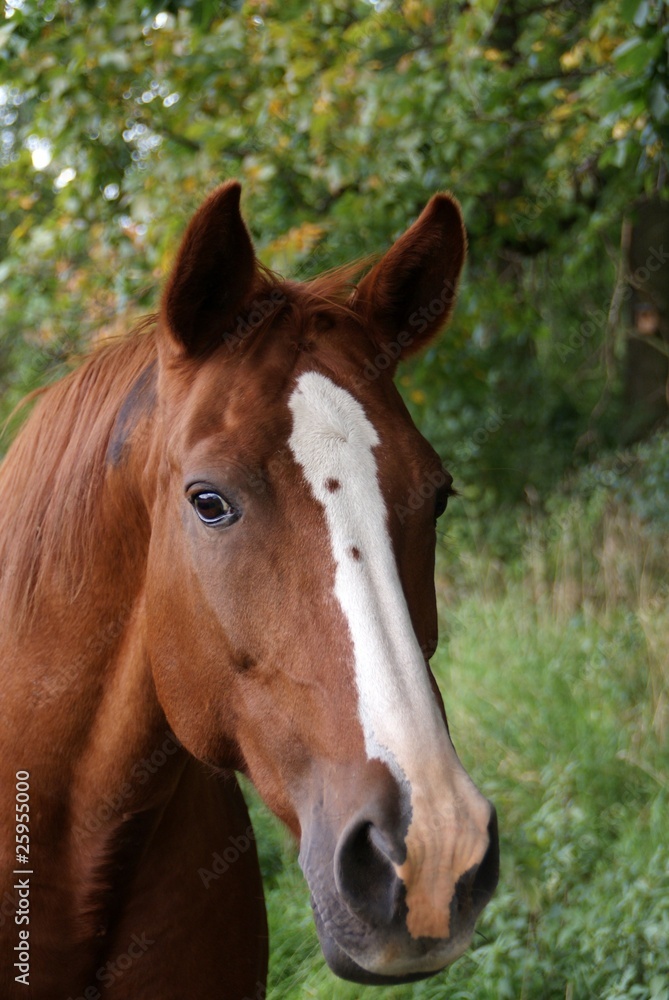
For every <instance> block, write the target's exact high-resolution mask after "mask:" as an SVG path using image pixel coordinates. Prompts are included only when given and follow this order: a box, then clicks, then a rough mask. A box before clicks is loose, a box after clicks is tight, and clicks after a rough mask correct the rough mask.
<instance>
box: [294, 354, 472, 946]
mask: <svg viewBox="0 0 669 1000" xmlns="http://www.w3.org/2000/svg"><path fill="white" fill-rule="evenodd" d="M289 406H290V409H291V411H292V414H293V430H292V434H291V436H290V439H289V445H290V448H291V450H292V452H293V455H294V457H295V460H296V461H297V462H298V463H299V465H300V466H301V467H302V469H303V472H304V475H305V477H306V479H307V481H308V483H309V485H310V487H311V489H312V492H313V494H314V496H315V497H316V499H317V500H319V501H320V503H321V504H322V505H323V507H324V508H325V516H326V520H327V526H328V529H329V534H330V544H331V546H332V553H333V556H334V560H335V564H336V577H335V593H336V596H337V599H338V600H339V603H340V605H341V607H342V610H343V612H344V615H345V617H346V620H347V622H348V626H349V629H350V633H351V639H352V642H353V649H354V656H355V678H356V684H357V690H358V711H359V717H360V722H361V725H362V729H363V733H364V738H365V748H366V751H367V755H368V757H369V758H370V759H371V758H378V759H380V760H382V761H384V762H385V763H386V764H387V766H388V767H389V768H390V770H391V772H392V773H393V774H395V776H396V777H397V779H398V780H399V781H403V780H404V781H408V782H409V785H410V789H411V808H412V813H411V824H410V826H409V831H408V834H407V838H406V846H407V860H406V862H405V863H404V864H403V865H401V866H399V867H398V868H397V871H398V874H399V875H400V877H401V878H402V879H403V880H404V882H405V884H406V886H407V906H408V910H409V916H408V919H407V924H408V927H409V930H410V932H411V934H412V935H413V936H415V937H418V936H422V935H425V936H431V937H447V936H448V928H449V913H448V902H450V899H451V895H452V890H453V889H454V886H455V882H456V881H457V879H458V878H459V876H460V875H461V874H463V873H464V872H465V871H467V870H468V868H470V867H471V865H472V864H474V863H477V862H478V861H480V856H479V855H480V832H481V829H483V830H485V829H486V826H487V821H488V806H487V803H486V800H485V799H484V798H483V796H482V795H481V794H480V793H479V792H478V790H477V789H476V788H475V786H474V785H473V783H472V782H471V780H470V779H469V777H468V776H467V774H466V772H465V771H464V769H463V768H462V766H461V765H460V763H459V761H458V759H457V757H456V755H455V751H454V750H453V747H452V745H451V743H450V740H449V738H448V735H447V733H446V729H445V726H444V723H443V719H442V718H441V715H440V713H439V710H438V708H437V704H436V700H435V698H434V695H433V693H432V690H431V688H430V684H429V681H428V677H427V672H426V669H425V660H424V657H423V654H422V652H421V649H420V646H419V644H418V640H417V639H416V634H415V632H414V629H413V625H412V623H411V618H410V615H409V609H408V607H407V603H406V599H405V597H404V592H403V590H402V586H401V583H400V579H399V575H398V571H397V565H396V562H395V556H394V553H393V549H392V544H391V540H390V535H389V533H388V528H387V524H386V520H387V516H386V505H385V502H384V499H383V496H382V494H381V489H380V486H379V480H378V475H377V465H376V459H375V456H374V448H375V447H376V446H377V445H378V444H379V443H380V442H379V436H378V434H377V432H376V429H375V428H374V425H373V424H372V423H371V422H370V420H369V419H368V418H367V416H366V414H365V411H364V409H363V407H362V405H361V404H360V403H359V402H358V400H357V399H355V398H354V397H353V396H352V395H351V394H350V393H349V392H347V391H346V390H345V389H342V388H341V387H340V386H337V385H336V384H335V383H334V382H332V381H331V380H330V379H329V378H326V377H325V376H324V375H321V374H319V373H317V372H307V373H305V374H304V375H301V376H300V378H299V379H298V382H297V386H296V388H295V389H294V391H293V393H292V395H291V397H290V400H289ZM454 841H457V844H456V843H455V842H454ZM467 845H468V846H467ZM475 845H476V846H475ZM473 853H476V855H477V856H476V857H473V856H472V855H473ZM447 883H448V884H447ZM449 889H450V890H451V891H450V893H449ZM443 899H446V900H447V903H446V905H444V903H443V902H441V903H440V900H443Z"/></svg>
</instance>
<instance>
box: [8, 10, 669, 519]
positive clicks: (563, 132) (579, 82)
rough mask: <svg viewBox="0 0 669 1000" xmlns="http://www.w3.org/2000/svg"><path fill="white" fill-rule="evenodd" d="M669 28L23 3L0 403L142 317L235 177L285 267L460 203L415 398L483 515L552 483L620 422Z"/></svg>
mask: <svg viewBox="0 0 669 1000" xmlns="http://www.w3.org/2000/svg"><path fill="white" fill-rule="evenodd" d="M668 39H669V20H668V18H667V6H666V4H665V3H664V2H661V0H622V2H619V0H600V2H589V0H544V2H539V0H506V2H502V3H498V2H493V0H477V2H474V3H468V4H459V5H455V4H453V5H451V4H444V3H441V2H438V0H425V2H419V0H405V2H403V3H390V2H384V0H376V2H364V0H327V2H324V3H320V4H311V3H307V2H305V0H289V2H284V3H281V4H279V3H277V2H275V0H249V2H246V3H244V4H237V3H234V4H233V3H229V4H219V3H212V2H204V0H191V2H183V3H178V2H168V3H156V2H151V3H150V2H147V3H146V4H145V5H144V6H142V5H138V4H135V3H133V2H131V0H118V2H116V3H114V4H109V3H104V2H92V0H88V2H83V0H78V2H65V0H50V2H49V0H47V2H40V3H38V2H37V0H11V6H10V7H8V8H7V16H6V18H5V21H4V24H3V26H2V27H1V28H0V118H1V120H2V129H3V131H2V133H1V136H2V154H1V155H2V176H1V180H0V184H1V185H2V196H3V203H4V204H5V205H6V206H7V210H6V212H5V213H4V215H3V217H2V220H1V221H0V246H1V247H2V251H1V254H2V256H1V258H0V259H1V263H0V275H1V276H2V279H3V291H2V292H1V293H0V307H1V308H2V314H3V317H4V331H3V341H2V354H1V355H0V364H1V365H2V369H3V374H2V381H3V385H4V388H5V389H6V404H5V405H6V407H9V405H11V404H13V403H14V402H16V400H17V398H18V397H19V395H21V394H22V392H23V391H25V389H27V388H30V387H32V386H33V385H34V384H36V383H39V382H42V381H44V379H45V377H46V378H48V377H50V376H51V374H52V373H53V372H55V371H59V370H60V369H59V364H60V363H61V362H62V360H63V359H64V358H65V357H66V356H67V355H68V354H69V353H70V352H71V351H72V350H74V349H79V348H80V347H82V346H83V345H86V344H87V343H88V342H89V341H90V340H91V339H94V338H95V336H97V335H98V333H99V331H100V330H101V329H105V330H108V329H110V328H112V329H116V328H121V327H123V326H127V325H128V324H130V323H131V322H132V320H133V318H134V317H136V315H137V314H138V313H139V312H141V311H145V310H146V309H148V308H150V307H151V305H152V304H153V303H155V300H156V295H157V287H158V285H159V282H160V280H161V277H162V275H163V274H164V273H165V269H166V264H167V261H168V260H169V258H170V255H171V254H172V253H173V252H174V248H175V243H176V240H177V236H178V234H179V232H180V231H181V230H182V228H183V225H184V222H185V219H186V217H187V216H188V214H189V213H190V211H191V210H192V209H193V208H194V206H195V204H196V203H197V202H198V201H199V200H200V198H201V196H202V195H203V193H204V192H205V191H206V190H207V189H208V188H209V187H211V186H212V185H213V184H214V183H217V182H219V181H220V180H221V179H223V178H224V177H230V176H237V177H239V178H240V179H241V180H242V182H243V184H244V199H245V211H246V215H247V217H248V218H249V219H250V221H251V225H252V228H253V232H254V237H255V239H256V241H257V243H258V245H259V247H260V251H261V256H262V257H263V259H264V260H265V262H266V263H268V264H269V265H270V266H272V267H275V268H277V269H279V270H281V271H283V272H284V273H292V274H297V275H300V276H308V275H310V274H313V273H316V272H317V271H319V270H321V269H323V268H325V267H328V266H331V265H334V264H337V263H341V262H343V261H345V260H348V259H351V258H352V257H355V256H359V255H365V254H367V253H369V252H371V251H379V250H381V249H383V248H384V247H385V246H386V245H387V244H388V243H389V242H390V241H391V240H392V239H393V238H394V237H395V236H396V235H397V234H398V233H399V232H400V231H401V230H402V229H404V227H405V226H406V224H407V222H408V221H410V219H411V218H413V217H414V216H415V215H416V214H417V213H418V212H419V210H420V208H421V207H422V206H423V204H424V203H425V202H426V200H427V199H428V197H429V196H430V194H432V193H433V192H434V191H435V190H437V189H440V188H441V189H443V188H450V189H452V190H453V191H454V192H455V193H456V194H457V196H458V197H459V198H460V200H461V201H462V204H463V208H464V211H465V216H466V220H467V225H468V229H469V233H470V263H469V268H468V272H467V274H466V276H465V279H464V282H463V288H462V293H461V303H460V307H459V310H458V312H457V315H456V318H455V321H454V323H453V324H452V326H451V328H450V330H449V333H448V334H446V335H445V336H444V337H443V338H442V340H441V341H440V342H439V344H438V345H437V347H436V348H434V349H433V350H431V351H430V352H429V354H428V356H427V357H426V358H424V359H419V360H418V361H415V362H413V363H412V365H411V367H409V368H407V369H406V370H405V371H404V373H403V375H402V383H403V388H404V391H405V393H406V395H407V399H408V400H409V403H410V405H411V406H412V407H413V408H414V410H415V412H416V415H417V417H418V419H419V420H420V421H421V422H422V423H423V424H424V425H425V427H426V429H427V431H428V432H429V434H430V436H431V437H432V438H433V439H434V440H435V441H436V443H437V444H438V445H439V446H440V447H441V448H442V450H443V451H444V453H445V457H446V458H447V459H449V458H450V460H451V463H452V464H453V465H455V466H456V472H457V475H458V477H463V478H464V479H465V480H467V479H468V478H469V477H470V476H471V478H474V476H473V475H472V474H471V466H472V463H475V464H476V466H477V470H476V476H475V479H476V481H477V482H478V483H479V484H480V487H479V494H478V501H479V503H480V504H481V505H483V506H485V505H486V504H492V503H495V504H496V503H498V502H499V500H500V499H503V500H504V499H506V500H513V499H515V498H517V497H519V496H521V495H522V491H523V488H524V487H525V485H526V484H527V483H533V484H534V485H535V486H537V487H543V486H545V485H549V484H550V483H552V482H554V481H555V479H556V477H557V476H559V475H560V473H561V472H562V470H563V469H564V468H565V466H566V465H567V464H568V463H569V462H570V461H571V460H572V459H573V456H574V452H575V450H577V449H578V448H581V449H582V450H584V453H587V452H588V449H589V448H593V447H598V446H599V445H600V444H601V443H602V442H603V441H604V442H605V441H607V440H612V439H613V438H614V433H615V427H616V424H617V422H618V420H619V410H620V406H621V405H622V399H623V396H622V393H621V391H620V385H621V375H620V356H621V353H622V339H623V338H622V329H623V327H624V321H625V317H624V313H623V312H621V311H618V312H616V310H615V309H612V303H614V304H615V297H616V295H617V296H620V294H621V293H620V285H621V282H623V283H624V280H625V278H624V273H623V272H622V271H621V267H620V229H621V224H622V221H623V219H624V217H625V214H626V212H628V210H629V208H630V205H631V204H632V203H633V202H634V201H635V200H636V199H639V198H642V197H661V198H664V197H665V196H666V170H667V139H668V130H669V115H668V99H667V93H668V88H669V76H668V69H667V47H668ZM665 273H666V271H665ZM54 366H55V367H54ZM616 400H617V401H618V402H616Z"/></svg>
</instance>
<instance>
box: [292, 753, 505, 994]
mask: <svg viewBox="0 0 669 1000" xmlns="http://www.w3.org/2000/svg"><path fill="white" fill-rule="evenodd" d="M369 763H370V765H374V766H373V767H371V768H369V770H372V771H375V772H376V777H377V778H378V772H379V770H380V769H382V768H385V765H383V764H381V762H380V761H371V762H369ZM376 765H378V767H377V766H376ZM467 780H468V779H467ZM360 784H362V785H365V784H367V782H365V781H362V782H360V781H359V780H356V779H355V777H354V778H353V781H352V782H351V779H350V776H349V784H348V785H347V786H346V789H345V791H344V793H343V794H341V793H340V794H338V793H337V791H336V786H334V785H333V784H332V783H330V782H328V784H327V786H325V788H324V792H325V794H323V795H320V796H318V799H317V801H316V802H314V803H312V808H311V810H310V815H309V820H308V821H307V822H306V823H303V827H302V838H301V845H300V865H301V867H302V870H303V872H304V874H305V877H306V879H307V882H308V884H309V888H310V890H311V901H312V907H313V911H314V919H315V923H316V928H317V931H318V936H319V939H320V943H321V947H322V949H323V954H324V956H325V958H326V961H327V963H328V965H329V966H330V968H331V969H332V971H333V972H334V973H335V974H336V975H338V976H340V977H341V978H343V979H349V980H352V981H353V982H358V983H365V984H370V985H374V984H376V985H392V984H394V983H402V982H412V981H414V980H418V979H423V978H425V977H427V976H430V975H434V973H435V972H439V971H440V970H441V969H443V968H444V967H445V966H447V965H449V964H450V963H451V962H454V961H455V959H456V958H458V957H459V956H460V955H461V954H462V953H463V952H464V951H465V950H466V949H467V947H468V946H469V944H470V942H471V938H472V935H473V932H474V925H475V922H476V919H477V917H478V916H479V914H480V913H481V911H482V910H483V908H484V907H485V905H486V904H487V903H488V901H489V900H490V898H491V896H492V894H493V892H494V890H495V887H496V885H497V881H498V877H499V846H498V835H497V819H496V814H495V809H494V807H493V806H492V805H491V804H490V803H489V802H488V801H487V800H486V799H484V798H483V796H482V795H480V793H479V792H478V791H476V789H475V788H474V786H473V785H471V783H469V787H468V789H467V790H468V792H469V793H470V794H471V796H472V800H473V801H472V802H471V803H469V804H468V803H466V802H464V801H462V796H460V797H459V802H458V808H457V810H454V809H453V808H450V807H449V808H446V809H443V810H442V812H441V814H439V813H437V812H436V813H435V815H437V816H439V815H441V816H442V817H443V816H446V817H448V818H447V821H446V822H442V821H437V822H435V823H434V824H430V825H428V826H427V828H426V829H425V830H423V831H418V832H417V831H416V830H413V831H412V832H411V835H410V836H409V828H410V827H411V822H412V808H411V804H410V802H411V796H410V789H408V788H407V787H401V783H399V782H397V781H396V779H395V778H394V777H393V776H392V775H390V774H389V773H386V774H385V775H383V780H382V781H381V782H380V783H378V781H377V783H376V788H375V795H374V796H373V797H371V798H368V799H367V801H366V802H365V803H364V804H363V805H360V806H358V807H357V808H354V809H353V810H351V809H347V808H346V800H349V803H348V804H349V805H350V804H351V802H350V800H351V797H352V796H351V793H352V792H353V797H354V798H359V795H356V794H355V791H356V788H355V786H360ZM379 784H380V787H379ZM352 785H353V787H352ZM358 790H359V788H358ZM475 797H478V798H475ZM468 805H471V808H468Z"/></svg>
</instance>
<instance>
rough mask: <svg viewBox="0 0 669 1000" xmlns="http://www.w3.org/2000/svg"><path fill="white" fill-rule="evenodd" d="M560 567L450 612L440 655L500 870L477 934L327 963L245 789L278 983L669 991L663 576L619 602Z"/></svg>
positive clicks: (325, 988) (357, 996)
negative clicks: (438, 970) (409, 969)
mask: <svg viewBox="0 0 669 1000" xmlns="http://www.w3.org/2000/svg"><path fill="white" fill-rule="evenodd" d="M530 576H531V575H530ZM535 576H536V574H535ZM560 582H561V581H560V580H558V579H553V580H552V581H550V583H549V585H548V586H545V587H544V588H543V594H542V595H540V596H539V597H538V598H536V597H535V599H532V593H533V590H534V589H536V588H535V587H534V584H535V583H536V579H535V578H534V577H532V579H530V578H529V577H527V576H526V577H525V578H520V579H519V578H518V574H516V576H515V579H514V582H512V583H509V584H508V585H507V586H506V587H499V586H497V587H496V588H486V587H485V586H481V587H480V588H477V587H475V586H474V587H469V588H468V592H467V595H466V596H465V597H463V598H461V599H459V600H457V601H453V600H452V599H451V602H450V604H449V607H448V609H447V610H445V611H444V612H443V628H442V634H443V636H444V639H443V640H442V643H441V646H440V650H439V653H438V654H437V656H436V657H435V660H434V661H433V663H434V667H435V671H436V674H437V676H438V679H439V682H440V685H441V687H442V690H443V692H444V695H445V701H446V706H447V710H448V714H449V721H450V725H451V731H452V735H453V739H454V742H455V745H456V748H457V749H458V752H459V753H460V755H461V758H462V760H463V762H464V764H465V766H466V767H467V769H468V770H469V772H470V774H471V775H472V776H473V777H474V779H475V781H476V782H477V784H478V785H479V787H480V788H481V789H482V790H483V791H484V792H485V794H486V795H488V796H489V797H490V798H491V799H492V800H493V801H494V802H495V804H496V806H497V809H498V813H499V820H500V835H501V852H502V873H501V880H500V886H499V889H498V891H497V894H496V896H495V898H494V899H493V901H492V903H491V904H490V905H489V906H488V908H487V909H486V911H485V913H484V915H483V916H482V918H481V920H480V922H479V926H478V932H477V934H476V938H475V942H474V945H473V947H472V949H471V950H470V951H469V952H468V953H467V954H466V955H465V956H464V957H463V958H461V959H460V960H459V961H458V962H457V963H456V964H455V965H454V966H452V967H451V969H449V970H447V971H446V972H445V973H443V974H441V975H439V976H437V977H436V978H434V979H431V980H427V981H425V982H423V983H419V984H415V985H413V986H403V987H392V988H391V987H388V988H386V987H382V988H378V987H377V988H372V987H360V986H356V985H354V984H349V983H344V982H342V981H341V980H338V979H336V978H335V977H334V976H333V975H332V974H331V973H330V972H329V971H328V970H327V968H326V966H325V963H324V961H323V959H322V957H321V955H320V950H319V946H318V942H317V939H316V934H315V931H314V928H313V921H312V918H311V912H310V907H309V900H308V893H307V890H306V886H305V884H304V880H303V878H302V876H301V873H300V871H299V868H298V865H297V858H296V851H295V848H294V846H293V845H292V844H291V842H290V840H289V839H288V837H287V836H286V834H285V833H284V832H283V831H282V830H281V829H280V828H279V826H278V824H277V823H276V822H275V821H274V820H273V818H272V817H271V816H269V815H268V814H267V812H266V811H265V810H264V807H262V806H261V805H260V804H259V803H258V802H257V800H254V802H253V805H252V810H253V818H254V822H255V824H256V827H257V830H258V840H259V844H260V851H261V863H262V866H263V871H264V876H265V886H266V894H267V903H268V911H269V920H270V935H271V966H270V980H269V989H268V997H269V998H271V1000H298V998H299V1000H302V998H307V997H319V998H321V997H322V998H327V1000H366V998H369V1000H372V998H377V1000H380V998H384V1000H385V998H388V1000H390V998H393V1000H395V998H397V1000H400V998H402V1000H408V998H414V997H415V998H418V997H420V998H425V1000H428V998H430V1000H437V998H440V1000H441V998H444V997H448V998H451V1000H465V998H466V1000H504V998H511V1000H552V998H555V1000H557V998H560V1000H593V998H602V1000H604V998H606V1000H632V998H647V1000H651V998H652V1000H669V804H668V800H669V748H668V746H667V743H668V740H667V735H668V730H669V707H668V705H669V702H668V698H667V688H668V685H667V677H668V673H669V671H668V669H667V638H668V637H669V613H668V612H667V602H666V588H665V589H664V590H663V589H662V587H659V586H657V587H655V589H654V590H653V592H652V593H650V592H649V588H648V587H647V586H646V587H645V590H646V597H645V598H644V599H643V600H640V599H638V595H637V597H635V598H634V599H632V598H629V599H626V600H623V601H621V600H617V601H616V602H615V603H614V604H613V606H612V602H611V601H606V600H599V601H595V600H591V601H589V600H588V599H587V595H584V594H583V592H582V590H579V593H578V599H577V600H575V601H574V602H573V603H574V607H573V610H571V611H569V610H565V603H564V601H561V602H560V604H559V609H558V610H556V604H555V600H554V595H555V593H556V591H557V589H559V588H558V585H559V584H560ZM637 582H639V581H637ZM562 583H564V581H562ZM637 590H638V591H639V592H641V591H643V590H644V587H643V586H640V587H638V588H637ZM584 609H585V610H584Z"/></svg>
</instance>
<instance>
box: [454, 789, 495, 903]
mask: <svg viewBox="0 0 669 1000" xmlns="http://www.w3.org/2000/svg"><path fill="white" fill-rule="evenodd" d="M490 810H491V812H490V820H489V822H488V848H487V850H486V852H485V854H484V855H483V858H482V860H481V862H480V863H479V864H478V865H477V866H476V867H475V868H471V869H470V870H469V871H468V872H465V874H464V875H462V876H461V878H460V879H459V880H458V884H457V886H456V887H455V893H456V902H457V906H458V909H459V910H460V912H461V913H464V914H471V915H472V916H473V917H477V916H478V914H479V913H480V912H481V910H482V909H483V907H484V906H485V905H486V904H487V903H488V902H489V901H490V899H491V898H492V895H493V893H494V891H495V889H496V887H497V882H498V881H499V836H498V833H497V813H496V811H495V807H494V806H493V805H491V806H490Z"/></svg>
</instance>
